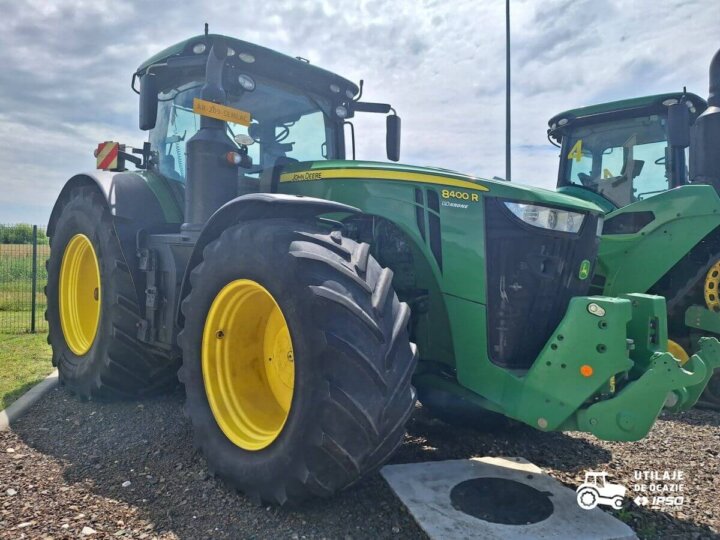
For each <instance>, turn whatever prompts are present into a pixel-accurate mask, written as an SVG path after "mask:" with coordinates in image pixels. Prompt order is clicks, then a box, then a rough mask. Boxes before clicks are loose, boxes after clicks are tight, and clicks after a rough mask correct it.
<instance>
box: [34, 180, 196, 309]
mask: <svg viewBox="0 0 720 540" xmlns="http://www.w3.org/2000/svg"><path fill="white" fill-rule="evenodd" d="M80 186H94V187H95V188H97V190H98V192H99V193H101V194H102V195H103V197H104V198H105V202H106V204H107V206H108V208H109V210H110V213H111V214H112V216H113V227H114V228H115V234H116V235H117V237H118V239H119V240H120V248H121V250H122V253H123V258H124V262H125V264H126V265H127V267H128V268H129V269H130V274H131V276H132V280H133V285H134V286H135V291H136V293H137V297H138V301H139V302H140V305H143V304H144V302H145V289H144V286H143V284H144V283H145V280H144V279H143V278H142V276H141V273H140V270H139V268H138V262H137V253H136V251H137V248H136V238H137V234H138V232H140V231H141V230H147V231H148V232H151V233H152V232H176V231H178V230H179V228H180V224H181V223H182V221H183V220H182V212H181V210H180V208H181V207H180V204H179V202H178V194H175V193H173V191H172V189H171V187H170V186H169V185H168V183H167V181H165V180H163V179H162V178H161V177H160V176H159V175H156V174H154V173H151V172H144V171H143V172H141V173H137V172H120V173H113V172H106V171H96V172H93V173H83V174H77V175H75V176H73V177H72V178H70V180H68V181H67V182H66V183H65V185H64V186H63V188H62V190H61V191H60V195H59V196H58V198H57V200H56V202H55V205H54V206H53V209H52V212H51V213H50V220H49V222H48V227H47V234H48V236H53V233H54V231H55V224H56V223H57V220H58V218H59V217H60V212H61V211H62V207H63V202H64V201H66V200H67V199H68V197H69V196H70V193H71V192H72V190H73V189H74V188H76V187H80Z"/></svg>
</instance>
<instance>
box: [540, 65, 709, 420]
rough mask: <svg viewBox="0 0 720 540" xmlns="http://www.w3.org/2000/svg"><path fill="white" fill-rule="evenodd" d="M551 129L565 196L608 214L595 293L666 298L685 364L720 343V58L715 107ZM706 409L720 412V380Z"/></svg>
mask: <svg viewBox="0 0 720 540" xmlns="http://www.w3.org/2000/svg"><path fill="white" fill-rule="evenodd" d="M549 124H550V129H549V130H548V134H549V137H550V138H551V140H552V141H555V142H556V143H557V144H559V145H560V147H561V154H560V167H559V174H558V191H559V192H561V193H565V194H568V195H573V196H575V197H578V198H580V199H583V200H585V201H589V202H593V203H595V204H597V205H598V206H600V207H601V208H603V210H604V211H605V212H606V217H605V226H604V228H603V236H602V240H601V242H600V249H599V254H598V266H597V269H596V272H595V276H594V280H593V283H592V286H591V289H590V290H591V292H593V293H596V294H607V295H617V294H622V293H627V292H633V291H644V292H650V293H652V294H658V295H661V296H664V297H666V298H667V307H668V328H669V334H670V339H671V340H672V341H671V342H670V350H671V351H672V352H673V354H674V355H675V356H676V357H677V358H680V359H681V360H683V361H684V360H685V359H686V358H688V354H690V353H692V352H693V351H696V350H698V346H699V341H698V340H699V338H700V336H703V335H713V336H717V335H720V197H718V190H719V189H720V51H718V53H717V54H715V57H714V58H713V60H712V62H711V66H710V97H709V99H708V101H707V102H706V101H705V100H704V99H702V98H701V97H699V96H697V95H695V94H690V93H687V92H676V93H669V94H661V95H656V96H648V97H641V98H635V99H627V100H624V101H617V102H612V103H603V104H599V105H593V106H590V107H584V108H581V109H574V110H571V111H566V112H563V113H560V114H558V115H556V116H554V117H553V118H552V119H551V120H550V121H549ZM688 165H689V167H688ZM701 404H702V405H705V406H710V407H713V408H720V377H715V378H714V379H713V381H712V382H711V383H710V384H709V385H708V388H707V390H706V391H705V393H704V395H703V397H702V400H701Z"/></svg>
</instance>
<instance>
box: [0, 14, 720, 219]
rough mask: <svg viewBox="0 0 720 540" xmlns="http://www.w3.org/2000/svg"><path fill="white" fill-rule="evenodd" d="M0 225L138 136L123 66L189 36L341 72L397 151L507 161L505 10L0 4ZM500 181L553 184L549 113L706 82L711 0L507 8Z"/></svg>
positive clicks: (36, 209)
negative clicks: (397, 140)
mask: <svg viewBox="0 0 720 540" xmlns="http://www.w3.org/2000/svg"><path fill="white" fill-rule="evenodd" d="M0 9H1V10H2V13H3V16H4V17H3V18H4V23H5V24H4V26H3V32H2V33H0V51H2V54H1V55H0V88H2V91H1V92H0V171H2V172H0V188H1V189H0V222H3V221H10V220H12V221H16V220H23V221H33V222H38V223H42V222H44V221H45V220H46V219H47V215H48V214H49V210H50V208H51V205H52V202H53V200H54V198H55V197H56V195H57V193H58V192H59V190H60V188H61V187H62V185H63V183H64V181H65V180H66V179H67V178H68V177H70V176H71V175H72V174H74V173H76V172H78V171H82V170H88V169H92V168H93V166H94V158H93V156H92V151H93V149H94V148H95V146H96V144H97V142H99V141H102V140H107V139H114V140H121V141H122V142H125V143H129V144H139V143H140V142H141V141H142V140H143V139H144V134H143V133H141V132H139V131H138V130H137V96H136V95H135V94H134V93H133V92H132V91H131V90H130V88H129V82H130V76H131V74H132V72H133V71H134V70H135V68H136V67H137V66H138V65H139V64H140V63H141V62H142V61H143V60H144V59H146V58H148V57H150V56H151V55H153V54H155V53H156V52H158V51H160V50H161V49H163V48H165V47H167V46H169V45H171V44H173V43H175V42H178V41H181V40H183V39H185V38H187V37H188V36H191V35H195V34H199V33H201V32H202V23H203V22H205V21H207V22H209V24H210V29H211V31H212V32H217V33H223V34H227V35H233V36H236V37H238V38H240V39H245V40H247V41H252V42H256V43H259V44H261V45H264V46H267V47H270V48H274V49H276V50H279V51H281V52H284V53H286V54H290V55H292V56H302V57H305V58H309V59H310V60H311V61H312V62H313V63H314V64H317V65H321V66H322V67H325V68H326V69H329V70H331V71H335V72H337V73H339V74H341V75H343V76H345V77H347V78H350V79H352V80H359V79H361V78H362V79H364V80H365V98H366V99H367V100H372V101H387V102H390V103H392V104H393V105H394V106H395V108H396V109H397V110H398V112H399V113H400V115H401V116H402V117H403V143H402V146H403V161H404V162H407V163H413V164H427V165H433V166H441V167H446V168H451V169H456V170H460V171H463V172H469V173H472V174H477V175H481V176H489V177H492V176H494V175H498V176H502V175H503V174H504V170H505V166H504V146H503V145H504V76H505V74H504V5H503V3H502V2H478V1H473V0H456V1H453V2H446V1H442V2H441V1H439V0H405V1H393V2H391V1H389V0H364V1H350V0H337V1H330V0H322V1H305V2H300V1H290V0H287V1H273V2H266V1H259V0H246V1H245V2H237V1H228V0H217V1H216V2H213V3H212V4H208V3H206V2H200V1H199V0H190V1H188V2H183V3H182V5H180V4H178V3H177V2H141V1H120V0H117V1H113V2H110V1H102V0H100V1H98V0H94V1H92V2H90V1H88V0H63V1H59V2H47V1H44V0H31V1H27V2H13V1H11V0H0ZM512 17H513V20H512V33H511V36H512V47H513V54H512V64H513V92H512V95H513V122H512V129H513V177H514V179H515V180H522V181H524V182H528V183H533V184H536V185H542V186H545V187H552V185H553V184H554V179H555V169H556V161H557V150H556V149H555V148H554V147H552V146H550V145H549V143H547V141H546V138H545V130H546V127H547V119H548V118H549V117H550V116H552V115H553V114H555V113H557V112H560V111H562V110H565V109H568V108H572V107H576V106H581V105H587V104H590V103H594V102H598V101H607V100H611V99H619V98H622V97H630V96H637V95H644V94H650V93H657V92H662V91H670V90H678V89H680V88H682V86H683V85H687V86H688V88H689V89H690V90H691V91H694V92H696V93H699V94H700V95H705V94H706V93H707V67H708V64H709V61H710V58H711V56H712V54H713V53H714V52H715V48H716V47H717V46H719V45H720V43H718V42H717V41H716V38H717V29H718V27H720V10H719V9H717V5H716V0H695V1H690V0H688V1H684V2H673V3H659V2H654V1H653V0H634V1H633V0H596V1H591V0H562V1H553V2H533V1H529V0H524V1H522V0H514V1H513V4H512ZM357 134H358V157H359V158H363V159H383V158H384V122H383V121H382V119H380V118H374V117H372V115H367V116H366V117H365V118H361V119H358V121H357Z"/></svg>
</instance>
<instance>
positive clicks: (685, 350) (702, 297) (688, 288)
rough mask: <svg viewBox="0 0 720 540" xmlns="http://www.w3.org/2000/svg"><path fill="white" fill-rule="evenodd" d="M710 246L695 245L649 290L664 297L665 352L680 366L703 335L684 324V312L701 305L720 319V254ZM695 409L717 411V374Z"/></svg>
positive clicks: (719, 397)
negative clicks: (666, 323) (666, 310)
mask: <svg viewBox="0 0 720 540" xmlns="http://www.w3.org/2000/svg"><path fill="white" fill-rule="evenodd" d="M714 246H717V242H715V241H713V242H701V243H700V244H698V246H696V248H694V249H693V251H692V252H691V253H689V254H687V255H686V256H685V257H684V258H683V259H682V260H681V261H680V262H679V263H678V264H677V265H675V267H674V268H673V269H672V270H671V271H670V272H668V273H667V274H666V275H665V276H664V277H663V278H662V279H661V280H660V281H659V282H658V284H657V285H656V286H655V287H653V289H652V290H651V292H652V293H653V294H659V295H660V296H665V297H666V298H667V307H668V334H669V336H670V338H671V339H670V343H669V344H668V350H669V351H670V352H671V353H673V355H674V356H675V357H676V358H678V359H679V360H681V362H683V363H684V362H686V361H687V358H689V356H690V355H691V354H692V353H693V352H694V351H695V350H697V343H698V339H699V338H700V337H701V336H702V335H703V334H704V332H703V331H700V330H693V329H691V328H690V327H689V326H687V324H685V312H686V311H687V309H688V308H689V307H690V306H693V305H699V306H703V305H704V306H705V307H707V308H708V309H709V310H711V311H713V312H715V313H717V314H718V316H720V251H719V250H718V249H717V248H716V247H714ZM711 335H712V334H711ZM676 353H677V354H676ZM678 354H679V355H680V356H678ZM698 407H710V408H714V409H717V408H720V374H718V373H716V374H715V375H713V377H712V378H711V379H710V382H709V383H708V385H707V387H706V388H705V391H704V392H703V394H702V396H701V397H700V400H699V401H698Z"/></svg>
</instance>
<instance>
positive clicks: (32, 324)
mask: <svg viewBox="0 0 720 540" xmlns="http://www.w3.org/2000/svg"><path fill="white" fill-rule="evenodd" d="M37 242H38V235H37V225H33V250H32V304H31V305H32V309H31V311H30V313H31V315H30V316H31V317H32V318H31V319H30V332H31V333H33V334H34V333H35V312H36V311H37Z"/></svg>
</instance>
